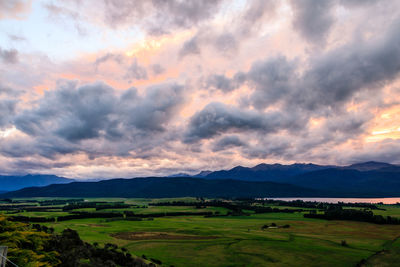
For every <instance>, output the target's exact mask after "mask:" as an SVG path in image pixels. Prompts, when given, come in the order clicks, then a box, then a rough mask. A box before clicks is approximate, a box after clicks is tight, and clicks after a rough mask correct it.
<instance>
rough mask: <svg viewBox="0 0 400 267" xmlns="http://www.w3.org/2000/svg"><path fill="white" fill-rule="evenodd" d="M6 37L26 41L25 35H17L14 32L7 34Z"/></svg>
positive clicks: (15, 40)
mask: <svg viewBox="0 0 400 267" xmlns="http://www.w3.org/2000/svg"><path fill="white" fill-rule="evenodd" d="M8 38H9V39H10V40H11V41H14V42H24V41H26V38H25V37H23V36H19V35H16V34H9V35H8Z"/></svg>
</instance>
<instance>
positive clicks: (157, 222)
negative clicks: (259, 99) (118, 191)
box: [18, 199, 400, 266]
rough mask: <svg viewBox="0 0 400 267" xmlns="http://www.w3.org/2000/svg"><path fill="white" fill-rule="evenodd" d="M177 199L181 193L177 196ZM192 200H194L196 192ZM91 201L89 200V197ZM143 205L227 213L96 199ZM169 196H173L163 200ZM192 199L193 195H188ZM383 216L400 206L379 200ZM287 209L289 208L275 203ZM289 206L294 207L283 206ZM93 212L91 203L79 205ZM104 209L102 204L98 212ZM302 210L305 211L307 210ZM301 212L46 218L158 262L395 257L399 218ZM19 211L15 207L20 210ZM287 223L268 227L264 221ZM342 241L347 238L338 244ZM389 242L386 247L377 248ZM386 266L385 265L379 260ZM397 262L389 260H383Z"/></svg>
mask: <svg viewBox="0 0 400 267" xmlns="http://www.w3.org/2000/svg"><path fill="white" fill-rule="evenodd" d="M179 200H182V199H179ZM194 200H195V199H194ZM90 201H94V199H91V200H90ZM96 201H125V203H127V204H133V205H144V206H146V207H144V208H128V209H118V210H117V209H115V210H114V209H110V210H108V209H107V210H106V211H107V212H110V211H119V212H121V211H123V210H130V211H133V212H134V213H135V214H149V213H158V212H177V211H179V212H181V211H185V212H187V211H192V212H199V211H212V212H216V211H217V212H219V213H220V214H226V212H227V211H228V210H227V209H226V208H222V207H202V208H195V207H193V206H148V204H149V203H152V202H153V203H154V202H157V201H167V200H145V199H96ZM168 201H172V200H170V199H169V200H168ZM188 201H193V199H188ZM380 207H384V208H386V209H387V210H386V211H383V210H377V211H375V210H374V213H375V212H377V214H381V215H383V216H387V215H390V216H397V215H399V214H400V207H399V206H387V205H384V206H380ZM279 208H286V207H282V206H281V207H279ZM287 208H291V209H294V208H293V207H287ZM83 210H85V211H90V212H96V211H95V209H94V208H92V209H90V208H89V209H83ZM103 211H104V210H102V212H103ZM304 212H306V211H304ZM304 212H295V213H261V214H251V215H250V216H221V217H210V218H206V217H204V216H173V217H160V218H154V219H148V218H144V219H143V220H142V221H127V220H123V219H116V220H110V219H106V218H96V219H77V220H69V221H62V222H55V223H43V225H46V226H48V227H54V228H55V231H56V232H61V231H62V230H64V229H65V228H71V229H74V230H77V231H78V233H79V234H80V236H81V238H82V239H83V240H85V241H87V242H90V243H94V242H97V243H99V244H105V243H114V244H117V245H118V246H120V247H124V248H126V249H128V250H129V251H130V252H131V253H132V254H134V255H138V256H142V255H145V256H146V257H147V258H155V259H158V260H161V261H162V263H163V264H162V266H172V265H173V266H355V265H356V264H357V263H359V262H360V261H361V260H362V259H368V258H370V259H369V260H368V265H367V266H380V265H379V264H381V263H382V262H388V263H393V262H395V261H396V260H398V259H399V255H400V244H399V241H397V240H396V238H397V237H398V236H399V235H400V225H378V224H373V223H366V222H355V221H339V220H337V221H336V220H335V221H327V220H320V219H308V218H304V217H303V214H304ZM58 213H60V214H63V215H64V213H65V212H48V213H47V212H21V213H20V214H21V215H24V216H28V215H29V216H47V217H49V216H57V215H58ZM18 215H19V214H18ZM272 223H275V224H276V225H277V226H283V225H289V226H290V227H289V228H267V229H264V230H263V229H262V227H263V225H271V224H272ZM343 240H345V241H346V244H347V245H343V244H342V241H343ZM383 249H387V250H388V251H390V253H386V254H384V257H383V256H382V255H383V254H382V253H381V254H379V253H378V254H377V255H375V256H373V255H374V254H375V253H377V252H379V251H381V250H383ZM383 266H385V265H383ZM387 266H394V265H390V264H389V265H387Z"/></svg>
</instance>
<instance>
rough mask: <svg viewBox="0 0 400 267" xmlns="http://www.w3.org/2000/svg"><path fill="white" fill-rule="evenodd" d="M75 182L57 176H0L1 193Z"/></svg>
mask: <svg viewBox="0 0 400 267" xmlns="http://www.w3.org/2000/svg"><path fill="white" fill-rule="evenodd" d="M73 181H74V180H72V179H67V178H63V177H58V176H55V175H40V174H38V175H32V174H28V175H25V176H0V191H14V190H18V189H21V188H24V187H31V186H46V185H50V184H65V183H70V182H73Z"/></svg>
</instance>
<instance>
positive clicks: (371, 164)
mask: <svg viewBox="0 0 400 267" xmlns="http://www.w3.org/2000/svg"><path fill="white" fill-rule="evenodd" d="M345 168H346V169H353V170H358V171H372V170H379V169H383V168H399V166H396V165H393V164H389V163H385V162H376V161H368V162H362V163H356V164H352V165H350V166H347V167H345ZM399 169H400V168H399Z"/></svg>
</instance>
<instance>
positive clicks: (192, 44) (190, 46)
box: [179, 35, 200, 58]
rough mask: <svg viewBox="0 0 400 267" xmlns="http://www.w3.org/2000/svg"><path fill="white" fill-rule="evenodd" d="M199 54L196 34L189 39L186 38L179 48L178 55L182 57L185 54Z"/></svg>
mask: <svg viewBox="0 0 400 267" xmlns="http://www.w3.org/2000/svg"><path fill="white" fill-rule="evenodd" d="M198 54H200V47H199V37H198V36H197V35H196V36H194V37H192V38H191V39H189V40H187V41H186V42H185V43H184V44H183V46H182V48H181V49H180V50H179V57H180V58H183V57H185V56H187V55H198Z"/></svg>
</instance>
